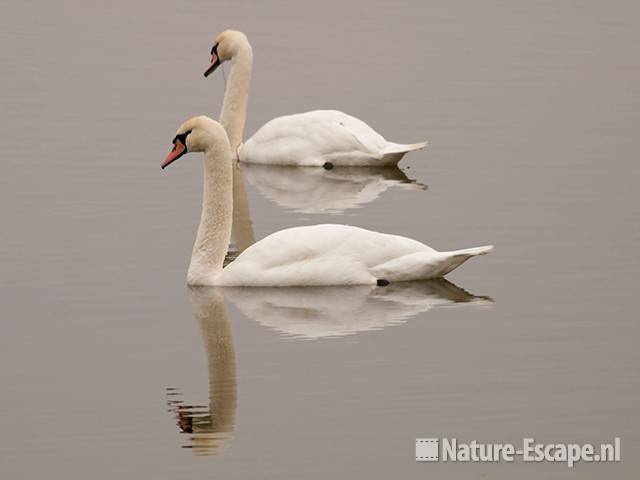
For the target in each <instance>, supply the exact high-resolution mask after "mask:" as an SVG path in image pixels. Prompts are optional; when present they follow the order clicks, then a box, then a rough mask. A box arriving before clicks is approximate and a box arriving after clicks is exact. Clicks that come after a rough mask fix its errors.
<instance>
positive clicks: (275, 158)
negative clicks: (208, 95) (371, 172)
mask: <svg viewBox="0 0 640 480" xmlns="http://www.w3.org/2000/svg"><path fill="white" fill-rule="evenodd" d="M227 60H231V64H232V67H231V73H230V74H229V79H228V81H227V88H226V91H225V95H224V101H223V104H222V112H221V114H220V123H222V126H223V127H224V128H225V129H226V130H227V134H228V135H229V141H230V143H231V149H232V151H233V152H236V155H238V158H239V160H240V161H242V162H249V163H263V164H269V165H297V166H313V167H322V166H324V167H325V168H331V167H332V166H334V165H343V166H364V165H374V166H386V165H396V164H397V163H398V162H399V161H400V159H401V158H402V157H403V156H404V154H405V153H407V152H411V151H413V150H419V149H421V148H424V147H425V146H426V145H427V142H420V143H414V144H409V145H403V144H399V143H393V142H388V141H387V140H385V139H384V138H383V137H382V136H381V135H380V134H379V133H377V132H376V131H375V130H374V129H373V128H371V127H370V126H369V125H367V124H366V123H364V122H363V121H362V120H358V119H357V118H355V117H352V116H350V115H347V114H346V113H343V112H340V111H337V110H314V111H311V112H306V113H299V114H296V115H287V116H284V117H278V118H274V119H273V120H271V121H269V122H267V123H266V124H265V125H264V126H262V128H260V129H259V130H258V131H257V132H256V133H255V134H254V135H253V137H251V138H250V139H249V140H247V141H246V142H245V143H244V144H241V143H242V134H243V131H244V124H245V119H246V113H247V101H248V95H249V86H250V84H251V70H252V66H253V53H252V50H251V44H250V43H249V41H248V40H247V37H246V36H245V34H244V33H242V32H238V31H235V30H226V31H224V32H222V33H221V34H219V35H218V36H217V37H216V38H215V40H214V45H213V48H212V49H211V64H210V65H209V67H208V68H207V70H206V71H205V73H204V76H205V77H207V76H209V75H210V74H211V73H212V72H213V71H214V70H215V69H216V68H217V67H218V66H219V65H221V64H222V63H223V62H225V61H227Z"/></svg>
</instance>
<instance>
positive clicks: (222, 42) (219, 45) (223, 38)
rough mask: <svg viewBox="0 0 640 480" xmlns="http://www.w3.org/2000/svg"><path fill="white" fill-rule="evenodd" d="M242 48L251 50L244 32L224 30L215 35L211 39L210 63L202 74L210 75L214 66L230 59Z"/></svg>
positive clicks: (214, 68)
mask: <svg viewBox="0 0 640 480" xmlns="http://www.w3.org/2000/svg"><path fill="white" fill-rule="evenodd" d="M243 49H244V50H246V49H249V51H250V50H251V45H250V44H249V40H247V36H246V35H245V34H244V33H242V32H239V31H237V30H225V31H224V32H222V33H219V34H218V35H216V38H214V40H213V47H211V63H210V65H209V67H208V68H207V70H206V71H205V72H204V76H205V77H208V76H209V75H211V74H212V73H213V72H214V71H215V70H216V68H218V67H219V66H220V65H222V64H223V63H224V62H226V61H227V60H231V59H232V58H233V57H235V56H236V55H237V54H238V52H240V51H241V50H243Z"/></svg>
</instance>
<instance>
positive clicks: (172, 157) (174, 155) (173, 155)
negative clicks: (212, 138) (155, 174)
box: [161, 140, 187, 170]
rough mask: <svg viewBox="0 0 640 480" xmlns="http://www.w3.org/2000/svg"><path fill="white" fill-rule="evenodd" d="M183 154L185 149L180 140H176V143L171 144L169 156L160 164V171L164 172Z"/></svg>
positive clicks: (185, 151)
mask: <svg viewBox="0 0 640 480" xmlns="http://www.w3.org/2000/svg"><path fill="white" fill-rule="evenodd" d="M185 153H187V147H186V146H185V145H184V143H182V142H181V141H180V140H176V143H174V144H173V148H172V149H171V151H170V152H169V155H167V158H165V159H164V162H162V165H161V166H162V169H163V170H164V169H165V168H167V167H168V166H169V165H171V164H172V163H173V162H175V161H176V160H177V159H179V158H180V157H181V156H182V155H184V154H185Z"/></svg>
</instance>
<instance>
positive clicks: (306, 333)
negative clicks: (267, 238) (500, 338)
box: [224, 279, 493, 339]
mask: <svg viewBox="0 0 640 480" xmlns="http://www.w3.org/2000/svg"><path fill="white" fill-rule="evenodd" d="M224 295H225V298H227V299H228V300H230V301H231V302H232V303H233V304H234V305H235V306H236V307H237V308H238V309H239V310H240V311H241V312H242V313H243V314H244V315H246V316H247V317H249V318H252V319H254V320H255V321H257V322H258V323H260V324H261V325H264V326H265V327H269V328H272V329H274V330H276V331H278V332H279V333H280V334H282V335H283V336H286V337H290V338H298V339H319V338H331V337H341V336H344V335H353V334H355V333H358V332H364V331H367V330H379V329H382V328H385V327H388V326H392V325H397V324H401V323H404V322H405V321H407V320H408V319H409V318H411V317H413V316H415V315H417V314H419V313H423V312H426V311H428V310H431V309H432V308H433V307H437V306H456V305H473V306H489V305H491V304H493V300H492V299H491V298H490V297H485V296H476V295H473V294H471V293H469V292H467V291H465V290H463V289H461V288H459V287H457V286H456V285H454V284H453V283H451V282H449V281H448V280H445V279H438V280H430V281H422V282H402V283H395V284H393V283H392V284H391V285H389V286H386V287H383V288H379V287H371V286H353V287H344V286H341V287H288V288H251V287H225V288H224Z"/></svg>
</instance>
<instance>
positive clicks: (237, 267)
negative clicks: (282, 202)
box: [221, 225, 438, 286]
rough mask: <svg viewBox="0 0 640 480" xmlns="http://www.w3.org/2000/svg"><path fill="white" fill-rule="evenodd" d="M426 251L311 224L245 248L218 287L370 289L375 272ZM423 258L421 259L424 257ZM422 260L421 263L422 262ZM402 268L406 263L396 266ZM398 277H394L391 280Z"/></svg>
mask: <svg viewBox="0 0 640 480" xmlns="http://www.w3.org/2000/svg"><path fill="white" fill-rule="evenodd" d="M416 253H423V254H424V255H425V256H426V257H428V256H430V255H431V256H434V255H438V252H436V251H435V250H433V249H432V248H430V247H428V246H426V245H424V244H423V243H420V242H418V241H416V240H412V239H409V238H405V237H400V236H397V235H388V234H384V233H378V232H372V231H370V230H365V229H363V228H358V227H352V226H348V225H314V226H309V227H296V228H289V229H286V230H281V231H279V232H276V233H273V234H271V235H269V236H268V237H266V238H264V239H263V240H261V241H259V242H257V243H255V244H254V245H252V246H251V247H249V248H248V249H247V250H245V251H244V252H243V253H242V254H241V255H240V256H239V257H238V258H237V259H236V260H234V261H233V262H232V263H231V264H230V265H228V266H227V267H226V268H225V269H224V270H223V273H222V276H221V283H222V285H244V286H293V285H363V284H364V285H371V284H375V283H376V281H377V280H378V278H380V277H377V276H376V272H377V270H376V269H377V268H379V267H380V266H385V265H386V267H385V268H383V269H382V270H379V271H380V272H385V273H386V272H388V271H389V265H391V266H393V263H389V262H393V261H394V260H397V259H402V258H405V257H407V256H408V255H412V254H416ZM426 257H425V258H426ZM422 260H423V259H422ZM402 268H403V271H406V270H407V268H408V267H407V264H406V262H405V263H403V264H402ZM397 279H399V277H398V276H397V275H396V276H394V280H397Z"/></svg>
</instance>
